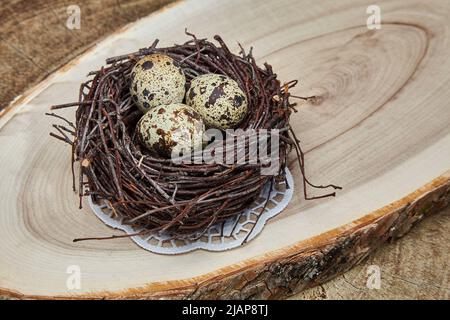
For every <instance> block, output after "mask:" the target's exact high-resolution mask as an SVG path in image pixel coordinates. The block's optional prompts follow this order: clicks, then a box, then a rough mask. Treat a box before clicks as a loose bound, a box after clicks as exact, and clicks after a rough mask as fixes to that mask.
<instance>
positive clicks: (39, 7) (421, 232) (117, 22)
mask: <svg viewBox="0 0 450 320" xmlns="http://www.w3.org/2000/svg"><path fill="white" fill-rule="evenodd" d="M172 2H174V1H173V0H130V1H125V0H101V1H98V0H77V1H72V0H70V1H66V0H51V1H50V0H37V1H26V0H8V1H2V2H1V3H0V75H1V79H2V81H0V110H2V109H4V108H5V107H7V106H8V104H9V103H10V102H11V101H12V100H13V99H14V98H15V97H16V96H18V95H20V94H22V93H23V92H24V91H25V90H26V89H28V88H30V87H32V86H33V85H35V84H36V83H38V82H39V81H41V80H42V79H44V78H45V77H46V76H47V75H49V74H50V73H52V72H53V71H54V70H56V69H58V68H59V67H61V66H62V65H64V64H65V63H66V62H68V61H70V60H71V59H72V58H74V57H75V56H77V55H79V54H80V53H81V52H83V51H84V50H86V49H87V48H89V47H90V46H92V45H93V44H95V42H96V41H99V40H100V39H102V38H103V37H105V36H106V35H108V34H109V33H111V32H114V31H115V30H117V29H119V28H120V27H122V26H123V25H125V24H127V23H128V22H131V21H135V20H136V19H138V18H140V17H142V16H146V15H148V14H150V13H151V12H153V11H155V10H158V9H160V8H161V7H163V6H165V5H168V4H169V3H172ZM72 4H77V5H78V6H79V7H80V9H81V17H82V20H81V29H80V30H69V29H68V28H67V27H66V25H65V24H66V20H67V17H68V14H67V11H66V10H67V7H68V6H69V5H72ZM449 243H450V209H447V210H446V211H445V212H442V213H441V214H439V215H435V216H432V217H430V218H427V219H426V220H425V221H423V222H422V223H421V224H419V225H418V226H416V227H414V228H413V230H411V232H410V233H408V234H407V235H406V236H405V237H403V238H402V239H400V240H397V241H395V242H394V243H392V244H389V245H386V246H384V247H383V248H382V249H380V250H379V251H378V252H377V253H376V254H375V255H373V256H371V257H370V258H368V259H367V260H366V261H365V262H364V263H362V264H360V265H359V266H357V267H355V268H354V269H352V270H351V271H349V272H347V273H346V274H344V275H343V276H340V277H338V278H336V279H334V280H332V281H330V282H328V283H326V284H324V285H322V286H319V287H316V288H313V289H310V290H307V291H305V292H302V293H300V294H299V295H296V296H294V297H292V298H293V299H401V298H406V299H450V286H449V283H450V279H449V278H450V271H449V270H450V265H449V264H450V259H449V258H450V254H449ZM371 265H376V266H379V267H380V271H381V287H380V289H368V288H367V287H366V281H367V270H368V268H369V266H371Z"/></svg>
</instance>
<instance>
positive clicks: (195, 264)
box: [0, 0, 450, 298]
mask: <svg viewBox="0 0 450 320" xmlns="http://www.w3.org/2000/svg"><path fill="white" fill-rule="evenodd" d="M370 4H371V3H370V2H369V1H339V2H337V3H334V4H331V3H330V4H327V5H326V6H324V5H323V4H320V3H318V2H315V1H288V0H283V1H277V2H275V1H274V2H270V3H266V2H264V1H239V2H238V1H236V2H233V1H227V2H206V3H203V2H199V1H198V2H190V1H186V2H180V3H179V4H177V5H175V6H173V7H172V8H170V9H168V10H163V11H161V12H159V13H158V14H153V15H151V16H149V17H148V18H145V19H142V20H140V21H138V22H137V23H135V24H133V25H131V26H129V27H128V28H126V29H124V30H122V31H121V32H120V33H117V34H114V35H112V36H111V37H109V38H108V39H106V40H105V41H103V42H102V43H100V44H99V45H98V46H97V47H95V48H94V49H92V50H90V51H89V52H87V53H86V54H84V55H83V56H82V57H81V58H79V59H78V60H76V61H74V62H73V63H71V64H69V65H68V66H66V67H65V68H63V69H62V70H60V71H58V72H57V73H55V74H54V75H53V76H51V77H50V78H49V79H47V80H45V81H44V82H42V83H41V84H40V85H39V86H38V87H36V88H35V89H34V90H33V91H32V92H31V93H30V94H29V95H27V96H26V97H25V98H23V99H22V100H21V101H19V102H18V103H17V104H16V105H15V106H14V107H13V108H11V110H10V112H8V113H6V114H5V115H4V116H3V117H2V118H0V170H1V174H2V184H1V186H0V203H1V205H2V215H0V230H1V235H0V237H1V238H0V239H1V241H0V251H1V252H2V255H1V256H0V287H1V288H2V289H1V293H2V294H6V295H12V296H16V297H34V298H44V297H74V298H134V297H145V298H157V297H165V298H168V297H188V298H232V297H235V298H278V297H282V296H285V295H288V294H292V293H294V292H298V291H300V290H302V289H304V288H306V287H309V286H313V285H315V284H318V283H321V282H323V281H326V280H327V279H329V278H331V277H333V276H335V275H337V274H339V273H342V272H344V271H345V270H347V269H348V268H350V267H351V266H353V265H354V264H356V263H358V262H359V261H360V260H361V259H363V258H364V257H366V256H367V255H368V254H370V253H371V252H372V251H373V250H374V249H376V248H377V247H379V246H380V245H381V244H383V243H384V242H385V241H386V240H387V239H389V238H391V237H397V236H400V235H402V234H403V233H405V232H406V231H408V230H409V228H410V227H411V225H412V224H413V223H415V222H416V221H418V220H420V219H421V218H423V217H424V216H425V215H427V214H430V213H432V212H435V211H437V210H439V209H441V208H443V207H445V206H447V205H448V204H449V202H450V171H449V169H450V160H449V159H450V109H449V108H448V101H449V98H450V91H449V90H448V86H449V84H450V83H449V82H450V76H449V74H448V70H450V61H449V60H448V58H447V56H448V52H449V49H450V34H449V31H448V30H450V29H449V25H450V22H449V21H448V19H447V14H446V13H448V12H449V10H450V4H449V3H448V2H447V1H444V0H442V1H430V2H427V4H426V5H425V4H412V3H404V2H403V1H400V0H399V1H389V2H382V4H381V9H382V23H383V25H382V28H381V29H380V30H368V29H367V27H366V25H365V22H366V19H367V17H368V15H367V14H366V8H367V6H368V5H370ZM185 27H188V29H189V30H190V31H191V32H194V33H196V34H198V35H199V36H201V37H212V35H214V34H216V33H220V34H221V35H222V36H223V38H224V39H225V40H226V41H227V42H228V43H230V47H231V48H232V49H233V50H235V51H237V50H238V46H237V44H236V41H239V42H241V44H242V45H243V46H244V47H250V46H253V47H254V53H255V56H256V57H257V58H258V62H259V63H263V62H264V61H267V62H269V63H270V64H272V65H273V67H274V70H276V71H277V72H278V74H279V78H280V79H282V80H285V81H288V80H291V79H300V81H301V82H300V83H301V85H300V86H298V87H297V88H296V89H295V91H294V94H299V95H318V96H319V97H320V99H317V101H315V103H314V104H304V105H302V106H301V108H299V109H300V111H299V112H298V113H297V114H295V115H294V116H293V118H292V123H293V126H294V128H295V131H296V132H297V135H298V136H299V137H300V138H301V140H302V144H303V147H304V149H305V150H306V151H307V154H306V158H307V159H306V160H307V163H308V172H309V176H310V178H311V180H312V181H314V182H316V183H328V182H332V183H335V184H339V185H341V186H343V187H344V190H343V191H342V192H340V193H339V196H338V197H336V198H334V199H325V200H320V201H309V202H306V201H305V200H304V199H303V196H302V191H301V188H300V175H299V171H298V169H297V167H296V166H295V163H292V165H291V166H290V168H291V170H292V172H293V174H294V176H295V177H296V190H297V194H296V195H295V196H294V198H293V200H292V202H291V203H290V205H289V207H288V208H287V209H286V210H285V211H284V212H283V213H282V214H281V215H279V216H278V217H277V218H276V219H273V220H272V221H271V222H270V223H269V224H268V225H267V226H266V228H265V230H264V231H263V232H262V233H261V235H259V236H258V237H257V238H256V239H255V240H254V241H252V242H250V243H249V244H247V245H246V246H244V247H241V248H239V249H236V250H232V251H229V252H222V253H210V252H204V251H197V252H193V253H189V254H185V255H180V256H162V255H156V254H151V253H148V252H146V251H143V250H141V249H139V248H138V247H137V246H136V245H135V244H134V243H133V242H132V241H130V240H129V239H118V240H113V241H98V242H80V243H76V244H74V243H72V239H74V238H78V237H84V236H92V235H109V234H111V233H112V232H113V231H111V230H110V229H109V228H107V227H106V226H104V225H102V223H100V222H99V220H98V219H97V218H96V217H95V216H94V215H93V214H92V213H91V212H90V211H89V209H87V208H85V209H83V210H81V211H80V210H78V209H77V197H76V195H75V194H73V193H72V191H71V177H70V161H69V160H70V154H69V152H70V151H69V149H68V148H67V147H66V146H64V145H62V144H61V143H58V142H56V141H54V140H53V139H51V138H50V137H49V136H48V132H49V130H50V127H51V122H52V119H49V118H47V117H45V116H44V115H43V114H44V112H46V111H47V110H48V106H49V105H51V104H54V103H64V102H71V101H73V100H75V99H76V98H77V91H78V89H77V88H78V85H79V83H80V82H81V81H83V80H84V79H85V75H86V74H87V72H88V71H90V70H93V69H96V68H98V67H100V66H101V65H102V64H103V62H104V59H105V58H106V57H109V56H113V55H118V54H122V53H126V52H131V51H134V50H136V49H138V48H140V47H143V46H147V45H149V44H150V43H151V42H152V41H153V39H154V38H155V37H158V38H160V39H161V45H170V44H172V43H173V42H177V43H181V42H183V41H184V40H185V37H184V34H183V31H184V28H185ZM72 112H73V110H65V111H63V112H62V114H64V115H67V116H69V117H71V113H72ZM72 118H73V117H72ZM70 265H77V266H79V267H80V270H81V288H80V289H78V290H69V289H68V288H67V286H66V281H67V278H68V276H69V274H67V272H66V271H67V268H68V267H69V266H70Z"/></svg>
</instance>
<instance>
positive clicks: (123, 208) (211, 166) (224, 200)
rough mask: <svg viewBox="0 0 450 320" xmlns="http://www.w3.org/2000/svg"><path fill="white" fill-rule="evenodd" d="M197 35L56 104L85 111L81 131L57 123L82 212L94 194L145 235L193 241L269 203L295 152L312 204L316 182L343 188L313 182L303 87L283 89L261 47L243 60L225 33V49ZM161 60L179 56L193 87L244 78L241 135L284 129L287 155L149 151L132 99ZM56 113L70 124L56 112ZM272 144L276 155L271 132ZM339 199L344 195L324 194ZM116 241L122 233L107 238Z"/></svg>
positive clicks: (111, 65)
mask: <svg viewBox="0 0 450 320" xmlns="http://www.w3.org/2000/svg"><path fill="white" fill-rule="evenodd" d="M188 35H190V36H191V37H192V39H191V40H189V41H187V42H186V43H184V44H182V45H174V46H172V47H166V48H158V47H157V43H158V41H157V40H156V41H155V42H154V43H153V44H152V45H151V46H150V47H148V48H144V49H140V50H139V51H138V52H134V53H131V54H126V55H122V56H118V57H113V58H109V59H107V60H106V65H105V66H103V67H102V68H101V69H100V70H98V71H95V72H91V73H89V76H90V79H89V80H88V81H86V82H85V83H83V84H81V87H80V93H79V101H78V102H75V103H70V104H63V105H56V106H53V107H52V109H60V108H66V107H73V106H74V107H77V109H76V114H75V123H74V124H73V125H72V122H70V121H68V120H65V119H64V120H65V121H66V123H67V124H68V125H64V126H63V125H54V126H53V127H54V128H55V129H56V130H57V132H55V133H51V135H52V136H53V137H55V138H57V139H60V140H62V141H64V142H67V143H69V144H70V145H71V147H72V174H73V179H74V189H76V188H75V185H76V182H75V181H76V180H78V192H79V196H80V207H81V203H82V201H81V200H82V197H85V196H89V197H92V199H93V201H94V202H95V201H100V200H102V201H103V202H107V203H108V204H109V206H110V207H111V209H112V211H113V212H114V215H116V216H118V217H120V218H122V222H123V223H124V224H128V225H131V226H132V227H134V228H135V229H137V230H141V231H139V233H138V235H144V234H147V233H151V232H165V233H167V234H169V235H170V236H172V237H173V238H183V237H188V236H189V235H191V234H193V232H196V233H197V234H198V232H199V231H200V233H201V231H202V230H207V228H208V227H210V226H211V225H213V224H215V223H219V222H221V221H224V220H226V219H229V218H231V217H233V218H234V217H235V216H236V215H239V214H240V213H242V212H243V211H244V210H245V209H246V208H248V206H249V205H250V204H251V203H252V202H253V201H254V200H255V199H257V198H258V197H259V196H260V193H261V190H262V188H263V187H264V186H265V185H266V184H270V185H273V184H274V183H276V182H277V181H278V180H280V179H285V168H286V165H287V157H288V153H289V152H290V151H291V150H295V152H296V156H297V160H298V164H299V167H300V170H301V173H302V174H303V185H304V192H305V198H308V197H307V194H306V186H307V185H310V186H313V187H319V188H326V187H330V186H331V187H335V188H338V187H336V186H333V185H328V186H314V185H312V184H311V183H310V182H309V181H308V180H307V179H306V178H305V175H304V157H303V152H302V150H301V148H300V145H299V141H298V139H297V137H296V136H295V133H294V131H293V130H292V128H291V126H290V125H289V119H290V116H291V113H292V111H295V109H294V106H295V103H292V102H290V98H292V97H293V96H292V95H291V94H290V92H289V89H290V88H292V87H293V86H295V85H296V84H297V81H290V82H287V83H285V84H282V83H281V82H280V81H279V80H278V79H277V75H276V74H275V73H274V72H273V70H272V67H271V66H270V65H269V64H267V63H265V64H264V67H259V66H258V65H257V64H256V62H255V58H254V57H253V55H252V50H250V52H248V53H246V52H245V51H244V49H243V48H242V47H241V46H240V48H241V51H240V53H239V55H235V54H233V53H232V52H231V51H230V50H229V49H228V47H227V46H226V44H225V43H224V41H223V40H222V39H221V37H219V36H215V37H214V39H215V40H216V41H217V43H218V45H216V44H214V43H212V42H210V41H208V40H206V39H197V38H196V37H195V36H194V35H192V34H189V33H188ZM153 53H162V54H165V55H168V56H170V57H171V58H173V60H174V61H176V62H177V63H178V65H179V66H180V67H181V68H182V69H183V71H184V74H185V75H186V80H187V84H186V85H187V86H189V84H190V81H191V80H192V79H193V78H194V77H196V76H198V75H201V74H206V73H215V74H222V75H226V76H228V77H230V78H232V79H234V80H235V81H236V82H237V83H238V84H239V86H240V88H241V89H242V90H243V92H244V93H245V94H246V96H247V101H248V113H247V115H246V117H245V118H244V120H243V121H242V122H241V123H240V125H239V128H240V129H243V130H246V131H245V132H252V133H251V134H250V135H253V134H258V132H260V131H261V130H268V132H271V131H277V134H278V137H279V138H277V139H279V143H278V146H277V148H278V152H276V154H277V156H276V157H275V158H274V157H270V159H269V161H266V160H267V159H265V160H264V161H263V160H262V159H257V161H252V162H250V161H236V160H237V158H239V157H241V158H242V157H244V158H243V159H249V158H250V154H249V152H250V151H249V149H251V148H244V149H245V152H244V153H243V154H242V152H241V150H242V148H240V147H239V146H234V147H233V148H226V154H227V157H229V156H230V154H231V156H232V157H233V158H234V159H235V162H234V163H231V164H230V163H227V162H226V161H219V162H213V163H204V162H201V161H200V163H199V161H191V162H190V163H189V162H186V161H181V162H180V161H175V160H174V159H171V158H165V157H161V156H159V155H156V154H154V153H152V152H151V151H149V150H147V149H146V148H145V147H144V146H143V145H142V144H141V143H140V141H139V139H138V136H137V134H136V124H137V122H138V121H139V119H140V117H141V116H142V113H141V111H140V110H139V109H138V108H137V107H136V106H135V103H134V102H133V99H132V97H131V96H130V78H131V71H132V68H133V66H134V65H135V64H136V62H137V61H138V60H139V59H140V58H142V57H143V56H145V55H149V54H153ZM296 98H300V97H296ZM301 99H308V98H301ZM49 115H52V116H55V117H57V118H60V119H63V118H62V117H60V116H58V115H57V114H55V113H49ZM71 127H72V128H71ZM70 135H73V137H70ZM250 135H249V136H250ZM249 136H247V138H248V139H245V142H244V145H245V146H247V147H248V146H249V144H250V143H251V142H250V141H251V139H250V138H249ZM267 139H268V140H267V141H266V142H267V145H268V146H269V147H268V148H269V149H270V143H269V142H270V139H272V138H271V137H270V134H269V135H267ZM219 142H220V141H215V143H219ZM211 143H212V142H211ZM257 143H258V144H261V141H260V140H259V141H258V142H257ZM241 147H242V146H241ZM272 151H275V150H269V154H272V153H271V152H272ZM191 157H193V158H195V157H196V155H195V154H193V155H192V156H191ZM193 158H191V160H195V159H193ZM178 160H179V159H178ZM241 160H242V159H241ZM273 161H277V162H278V164H277V170H276V171H275V172H272V173H270V174H262V171H264V168H267V167H268V166H271V165H273V163H270V162H273ZM77 170H78V173H76V171H77ZM76 176H77V179H76ZM332 195H334V192H333V193H328V194H325V195H323V196H319V197H325V196H332ZM311 198H318V197H311ZM135 235H136V234H135ZM125 236H130V235H125ZM115 237H118V236H113V237H106V238H115ZM119 237H120V236H119ZM92 239H104V238H92Z"/></svg>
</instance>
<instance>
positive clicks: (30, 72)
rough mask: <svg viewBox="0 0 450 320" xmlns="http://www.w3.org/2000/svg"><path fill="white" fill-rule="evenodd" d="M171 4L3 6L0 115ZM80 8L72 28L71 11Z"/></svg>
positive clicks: (88, 0) (64, 0)
mask: <svg viewBox="0 0 450 320" xmlns="http://www.w3.org/2000/svg"><path fill="white" fill-rule="evenodd" d="M171 2H173V0H172V1H171V0H131V1H125V2H124V1H120V0H80V1H75V2H74V1H69V0H51V1H47V0H37V1H36V0H35V1H27V0H19V1H2V2H1V3H0V21H1V25H0V61H1V62H0V77H1V79H2V81H1V82H0V111H1V110H2V109H3V108H5V107H6V106H7V105H8V104H9V103H10V102H11V101H12V100H13V98H15V97H16V96H18V95H19V94H21V93H22V92H23V91H24V90H25V89H28V88H30V87H31V86H32V85H35V84H37V83H38V82H39V81H41V80H42V79H44V78H45V77H47V76H48V75H49V74H51V73H52V72H54V71H55V70H56V69H57V68H59V67H61V66H62V65H63V64H65V63H67V62H69V61H70V60H72V59H73V58H75V57H76V56H77V55H79V54H80V53H81V52H83V51H85V50H86V49H87V48H88V47H90V46H92V44H93V43H94V41H96V40H98V39H99V38H101V37H104V36H105V35H108V34H110V33H112V32H114V31H116V30H118V29H120V28H121V27H122V26H124V25H125V24H127V23H129V22H132V21H135V20H136V19H139V18H141V17H143V16H146V15H148V14H149V13H151V12H153V11H155V10H157V9H159V8H161V7H162V6H164V5H167V4H168V3H171ZM73 4H76V5H78V6H79V7H80V9H81V28H80V29H72V30H71V29H69V28H67V27H66V21H67V19H68V17H69V14H68V13H67V7H68V6H69V5H73Z"/></svg>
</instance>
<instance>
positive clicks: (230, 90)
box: [186, 73, 248, 130]
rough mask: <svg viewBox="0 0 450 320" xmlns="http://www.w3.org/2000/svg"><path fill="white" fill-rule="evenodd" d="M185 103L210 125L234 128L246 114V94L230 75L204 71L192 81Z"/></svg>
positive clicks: (219, 127)
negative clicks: (205, 72) (204, 72)
mask: <svg viewBox="0 0 450 320" xmlns="http://www.w3.org/2000/svg"><path fill="white" fill-rule="evenodd" d="M186 103H187V104H188V105H190V106H192V107H193V108H194V109H195V110H196V111H197V112H198V113H199V114H200V115H201V116H202V118H203V121H204V122H205V124H206V125H207V126H209V127H213V128H218V129H222V130H225V129H231V128H235V127H236V126H237V125H239V123H240V122H241V121H242V120H243V119H244V117H245V115H246V114H247V110H248V107H247V97H246V96H245V94H244V92H243V91H242V90H241V88H239V85H238V84H237V82H236V81H234V80H233V79H231V78H229V77H227V76H224V75H218V74H212V73H211V74H204V75H201V76H198V77H195V78H194V79H193V80H192V81H191V85H190V88H189V90H188V91H187V93H186Z"/></svg>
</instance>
